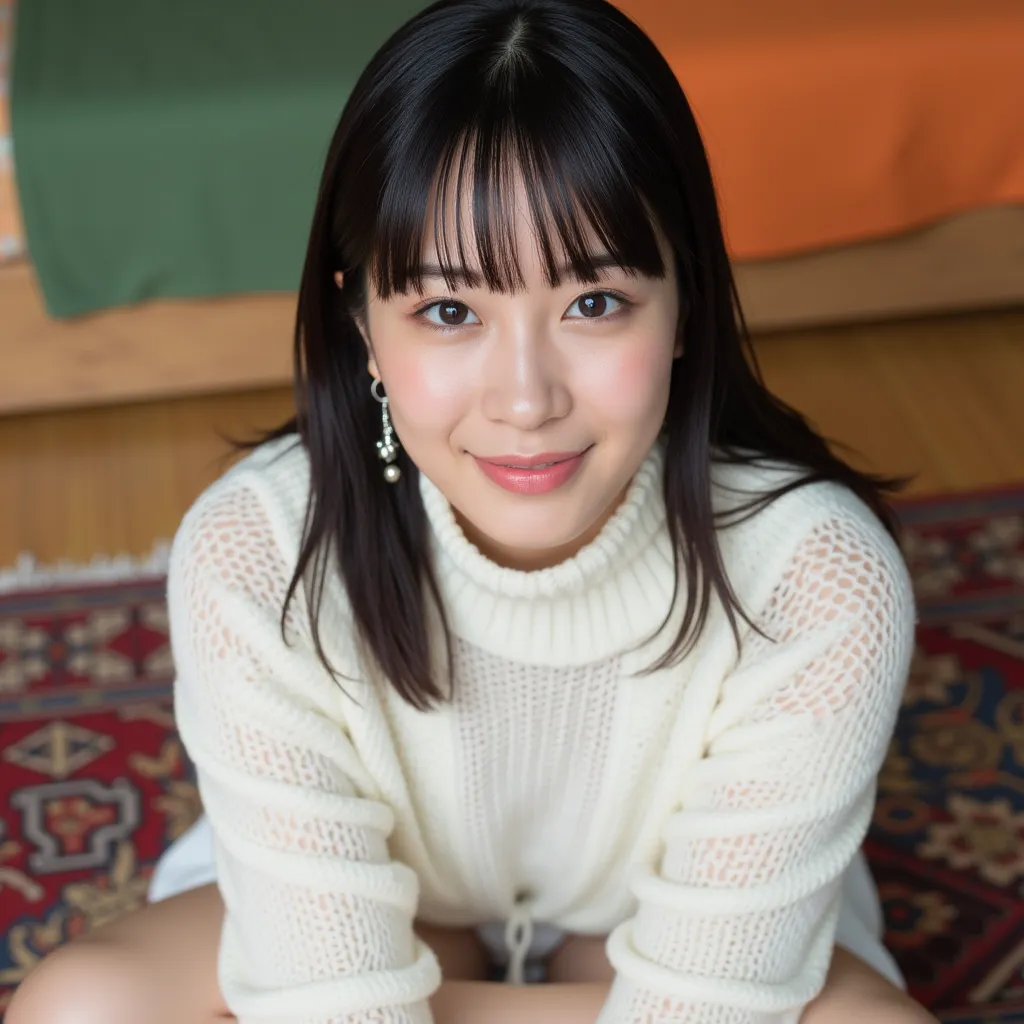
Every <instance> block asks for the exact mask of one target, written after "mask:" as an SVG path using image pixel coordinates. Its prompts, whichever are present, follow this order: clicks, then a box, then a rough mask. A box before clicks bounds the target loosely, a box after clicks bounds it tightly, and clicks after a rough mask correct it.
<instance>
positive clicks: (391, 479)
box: [370, 377, 402, 484]
mask: <svg viewBox="0 0 1024 1024" xmlns="http://www.w3.org/2000/svg"><path fill="white" fill-rule="evenodd" d="M370 394H371V395H373V397H374V399H375V400H376V401H378V402H380V418H381V432H382V433H383V435H384V436H383V437H382V438H381V439H380V440H379V441H378V442H377V457H378V458H379V459H380V460H381V461H382V462H383V463H384V464H385V465H384V479H385V480H387V482H388V483H389V484H396V483H398V480H399V478H400V477H401V475H402V467H401V466H396V465H395V459H397V458H398V449H399V448H400V447H401V446H400V445H399V443H398V438H397V437H395V431H394V428H393V427H392V426H391V414H390V413H389V412H388V396H387V395H382V394H381V392H380V381H379V380H377V378H376V377H375V378H374V380H373V383H372V384H371V385H370Z"/></svg>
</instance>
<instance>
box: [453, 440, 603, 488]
mask: <svg viewBox="0 0 1024 1024" xmlns="http://www.w3.org/2000/svg"><path fill="white" fill-rule="evenodd" d="M589 450H590V449H589V448H585V449H584V450H583V451H577V452H541V453H540V454H538V455H495V456H490V457H488V458H483V457H481V456H476V455H474V456H473V458H474V459H476V464H477V465H478V466H479V467H480V469H481V470H482V471H483V473H484V475H485V476H487V477H488V478H489V479H491V480H493V481H494V482H495V483H496V484H497V485H498V486H499V487H502V488H504V489H505V490H506V491H511V492H512V493H513V494H548V493H550V492H551V491H556V490H558V488H559V487H562V486H564V485H565V484H567V483H568V482H569V481H570V480H571V479H572V478H573V477H574V476H575V475H576V474H577V473H578V472H579V469H580V467H581V466H582V465H583V459H584V458H585V456H586V454H587V452H588V451H589Z"/></svg>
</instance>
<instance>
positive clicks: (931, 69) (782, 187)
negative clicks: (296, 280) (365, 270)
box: [0, 0, 1024, 413]
mask: <svg viewBox="0 0 1024 1024" xmlns="http://www.w3.org/2000/svg"><path fill="white" fill-rule="evenodd" d="M37 2H38V0H37ZM621 6H623V8H624V9H625V10H626V11H627V12H628V13H630V14H631V15H632V16H633V17H634V18H635V19H636V20H637V21H638V22H639V23H640V24H641V25H642V26H643V27H644V28H645V29H647V31H648V32H649V33H650V34H651V35H652V36H653V37H654V39H655V40H656V41H657V42H658V44H659V46H660V47H661V48H662V50H663V52H664V53H665V54H666V56H667V57H668V59H669V61H670V63H672V65H673V67H674V68H675V70H676V71H677V74H678V75H679V77H680V79H681V81H682V82H683V85H684V87H685V88H686V89H687V92H688V94H689V96H690V98H691V102H692V104H693V106H694V108H695V111H696V113H697V117H698V121H699V122H700V124H701V129H702V132H703V134H704V136H705V140H706V143H707V146H708V150H709V155H710V157H711V161H712V166H713V169H714V172H715V175H716V179H717V181H718V187H719V191H720V194H721V200H722V205H723V211H724V218H725V224H726V231H727V236H728V240H729V245H730V250H731V253H732V256H733V259H734V264H735V267H736V273H737V279H738V283H739V288H740V293H741V296H742V298H743V300H744V305H745V309H746V313H747V316H748V320H749V322H750V325H751V327H752V328H753V329H754V330H756V331H767V330H776V329H781V328H793V327H811V326H817V325H827V324H835V323H843V322H849V321H855V320H866V319H878V318H890V317H897V316H913V315H920V314H925V313H933V312H940V311H946V310H967V309H974V308H983V307H992V306H1002V305H1014V304H1018V303H1020V302H1021V301H1022V300H1024V130H1022V128H1021V120H1020V111H1021V110H1024V72H1022V71H1021V70H1020V69H1021V66H1022V65H1021V62H1020V60H1019V55H1020V54H1021V53H1024V8H1022V7H1021V5H1020V4H1019V3H1018V2H1017V0H972V3H971V4H970V5H969V6H968V5H964V4H962V3H960V2H959V0H870V2H869V0H858V2H857V3H856V4H854V3H853V2H852V0H845V2H844V3H837V4H832V5H821V4H820V3H819V2H818V0H779V2H778V3H776V4H773V5H765V4H763V3H761V2H760V0H720V2H718V3H716V4H710V5H709V4H704V3H697V2H696V0H693V2H690V0H687V2H686V3H676V4H672V5H666V4H663V3H661V2H660V0H622V3H621ZM14 13H15V12H14V3H13V0H0V357H2V358H3V361H4V367H5V371H4V373H3V374H0V412H2V413H13V412H26V411H34V410H39V409H46V408H54V407H60V406H67V405H82V404H94V403H105V402H122V401H135V400H143V399H148V398H155V397H167V396H178V395H191V394H199V393H204V392H219V391H227V390H240V389H252V388H262V387H271V386H276V385H280V384H283V383H285V382H286V381H287V380H288V378H289V375H290V350H291V330H292V319H293V313H294V295H293V294H292V292H291V291H290V290H288V289H284V290H281V291H276V292H275V291H270V292H268V291H260V292H245V291H239V292H235V293H232V294H223V295H213V296H209V297H202V298H165V297H160V296H159V295H157V296H155V297H152V296H146V295H141V296H140V297H139V300H138V301H132V302H126V303H123V304H120V305H118V306H117V307H116V308H108V309H100V310H96V311H92V312H89V313H88V314H86V315H79V316H73V317H64V316H54V315H52V314H51V312H50V311H48V309H47V304H46V301H45V300H44V297H43V290H42V289H41V283H40V280H39V274H38V273H37V268H36V266H35V265H34V264H33V260H32V259H31V258H30V255H29V253H28V252H27V251H26V245H25V241H24V239H25V233H24V227H23V224H22V219H21V215H20V206H19V189H18V187H17V186H18V185H19V184H23V183H18V182H17V181H16V179H15V170H16V168H15V164H14V160H13V152H12V150H13V147H12V142H11V125H10V116H9V104H8V98H9V97H8V93H7V90H6V87H5V83H6V81H7V73H6V72H7V69H8V67H9V63H8V61H7V60H6V50H7V48H8V47H9V45H10V42H11V39H12V31H11V29H12V19H13V16H14ZM769 13H770V15H771V17H770V18H769V17H767V14H769Z"/></svg>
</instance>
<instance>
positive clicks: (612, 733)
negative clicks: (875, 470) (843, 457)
mask: <svg viewBox="0 0 1024 1024" xmlns="http://www.w3.org/2000/svg"><path fill="white" fill-rule="evenodd" d="M662 459H663V456H662V454H661V451H660V450H659V449H656V450H655V451H653V452H652V453H651V455H650V457H649V458H648V459H647V460H646V462H645V463H644V465H643V466H642V467H641V469H640V470H639V472H638V473H637V475H636V477H635V479H634V481H633V484H632V486H631V488H630V490H629V493H628V495H627V497H626V500H625V502H624V503H623V505H622V506H621V507H620V509H619V510H618V511H617V512H616V514H615V515H614V516H613V517H612V518H611V520H610V521H609V522H608V524H607V525H606V526H605V528H604V530H603V531H602V532H601V534H600V536H599V537H598V538H597V539H596V540H595V541H594V542H593V543H591V544H590V545H588V546H587V547H586V548H584V549H583V550H582V551H581V552H579V554H578V555H576V556H575V557H574V558H572V559H570V560H568V561H567V562H564V563H562V564H561V565H559V566H556V567H554V568H552V569H546V570H543V571H539V572H531V573H525V572H518V571H514V570H508V569H502V568H500V567H498V566H496V565H495V564H493V563H491V562H490V561H488V560H487V559H486V558H485V557H484V556H483V555H482V554H481V553H480V552H479V551H478V550H477V549H476V548H474V547H473V546H472V545H471V544H470V543H469V542H468V540H467V539H466V538H465V537H464V535H463V534H462V532H461V530H460V529H459V527H458V525H457V523H456V521H455V518H454V516H453V514H452V511H451V509H450V507H449V506H448V504H447V502H446V501H445V500H444V498H443V496H442V495H441V494H440V492H439V491H438V490H437V489H436V488H435V487H434V486H433V485H432V484H431V483H430V482H429V481H428V480H427V479H426V478H425V477H421V494H422V497H423V502H424V507H425V509H426V512H427V516H428V519H429V522H430V526H431V536H432V543H433V556H434V562H435V566H436V571H437V575H438V579H439V583H440V587H441V592H442V595H443V598H444V601H445V607H446V610H447V613H448V615H449V621H450V626H451V628H452V632H453V663H452V669H453V674H454V693H453V698H452V700H451V701H450V702H448V703H446V704H444V705H443V706H441V707H440V708H439V709H437V710H435V711H432V712H427V713H423V712H418V711H416V710H414V709H413V708H411V707H410V706H409V705H408V704H406V703H405V702H404V701H402V700H401V698H399V697H398V696H397V695H396V694H395V693H394V691H393V689H392V688H391V687H390V686H388V685H387V683H386V682H385V681H383V680H381V679H380V678H379V675H378V673H377V672H376V671H374V670H373V669H372V667H371V666H369V665H367V664H365V663H364V661H363V659H361V657H360V656H359V654H358V650H359V648H358V645H357V644H356V642H355V637H354V635H353V628H352V618H351V613H350V610H349V608H348V602H347V597H346V594H345V591H344V587H343V585H342V583H341V581H340V579H339V578H337V577H336V576H333V577H331V578H329V580H328V582H327V587H326V590H325V595H324V603H323V608H322V611H321V620H320V625H321V635H322V639H323V641H324V644H325V647H326V650H327V654H328V657H329V658H330V660H331V662H332V664H333V665H334V666H335V667H336V668H337V669H339V670H340V671H341V672H342V673H343V674H344V676H345V678H344V679H343V680H342V681H341V683H340V684H339V682H338V681H336V680H334V679H333V678H332V677H331V676H330V675H329V674H328V672H327V671H326V670H325V669H324V667H323V666H322V665H321V664H320V662H319V661H318V660H317V658H316V656H315V653H314V650H313V645H312V640H311V635H310V628H309V621H308V607H307V603H306V595H305V591H304V588H302V587H300V588H299V590H298V592H297V600H296V601H295V602H294V603H293V604H292V606H291V609H290V611H289V614H288V617H287V619H286V623H285V626H286V629H285V635H286V638H287V643H286V642H285V639H283V638H282V635H281V629H280V615H281V608H282V605H283V601H284V596H285V592H286V589H287V585H288V582H289V580H290V577H291V573H292V571H293V568H294V565H295V563H296V559H297V555H298V548H299V541H300V537H301V530H302V523H303V515H304V510H305V500H306V494H307V493H308V487H309V467H308V461H307V458H306V455H305V452H304V451H303V449H302V448H301V446H299V445H298V444H297V443H296V441H295V439H294V438H289V439H283V440H280V441H276V442H273V443H271V444H268V445H265V446H263V447H261V448H260V449H258V450H257V451H256V452H254V453H253V454H252V455H250V456H249V457H247V458H246V459H245V460H243V461H242V462H241V463H239V464H238V465H237V466H235V467H234V468H233V469H231V470H230V471H229V472H228V473H227V474H225V475H224V476H223V477H222V478H221V479H220V480H219V481H217V483H215V484H214V485H213V486H212V487H211V488H209V489H208V490H207V491H206V492H205V493H204V494H203V495H202V496H201V497H200V499H199V500H198V501H197V502H196V504H195V505H194V506H193V507H192V509H190V511H189V512H188V514H187V515H186V517H185V519H184V520H183V522H182V525H181V528H180V529H179V531H178V534H177V536H176V538H175V541H174V545H173V548H172V552H171V564H170V574H169V580H168V601H169V608H170V616H171V639H172V646H173V652H174V657H175V662H176V665H177V669H178V676H177V682H176V688H175V708H176V713H177V718H178V722H179V726H180V729H181V735H182V738H183V741H184V743H185V746H186V748H187V750H188V752H189V754H190V755H191V757H192V759H193V760H194V762H195V764H196V767H197V771H198V779H199V787H200V792H201V795H202V798H203V802H204V806H205V809H206V812H207V814H208V815H209V818H210V821H211V823H212V826H213V830H214V834H215V838H216V862H217V877H218V884H219V886H220V888H221V891H222V894H223V897H224V902H225V907H226V917H225V923H224V929H223V933H222V936H221V950H220V959H219V965H218V970H219V977H220V983H221V988H222V990H223V994H224V996H225V999H226V1001H227V1004H228V1006H229V1007H230V1009H231V1010H232V1012H233V1013H235V1014H236V1015H237V1017H238V1019H239V1020H240V1021H241V1022H242V1024H250V1022H252V1024H255V1022H269V1021H277V1022H279V1021H289V1022H293V1021H294V1022H298V1021H302V1022H307V1024H328V1022H330V1024H355V1022H357V1021H358V1022H379V1024H427V1022H429V1021H430V1020H431V1013H430V1009H429V1004H428V1001H427V1000H428V998H429V997H430V996H431V994H432V993H434V992H435V991H436V990H437V988H438V986H439V985H440V983H441V974H440V969H439V966H438V963H437V959H436V957H435V956H434V954H433V952H432V951H431V950H430V949H429V947H427V945H426V944H425V943H424V942H422V941H421V940H420V939H419V938H418V937H417V936H416V935H415V934H414V931H413V923H414V920H419V921H424V922H427V923H430V924H435V925H443V926H471V925H476V924H480V923H483V922H485V921H493V920H496V919H506V918H508V917H510V916H511V915H512V914H513V913H515V914H516V915H517V916H518V917H521V916H522V915H523V914H525V915H526V916H527V918H528V919H532V920H535V921H545V922H549V923H551V924H554V925H556V926H558V927H561V928H565V929H567V930H569V931H573V932H580V933H590V934H606V933H610V935H609V940H608V945H607V950H608V956H609V958H610V960H611V962H612V964H613V966H614V967H615V969H616V980H615V982H614V984H613V986H612V989H611V992H610V994H609V998H608V1000H607V1002H606V1004H605V1006H604V1008H603V1010H602V1013H601V1015H600V1017H599V1024H626V1022H630V1024H634V1022H639V1021H642V1022H644V1024H683V1022H685V1024H783V1022H786V1024H788V1022H794V1024H795V1022H796V1021H798V1019H799V1016H800V1013H801V1011H802V1010H803V1008H804V1006H805V1005H806V1004H807V1003H808V1002H809V1001H810V1000H811V999H812V998H814V996H815V995H816V994H817V993H818V992H819V991H820V990H821V987H822V985H823V983H824V979H825V973H826V970H827V967H828V962H829V958H830V956H831V951H832V944H833V939H834V934H835V926H836V918H837V914H838V908H839V884H840V879H841V876H842V874H843V871H844V870H845V869H846V867H847V866H848V865H849V863H850V862H851V860H852V859H853V857H854V855H855V853H856V851H857V850H858V848H859V846H860V843H861V841H862V839H863V836H864V834H865V832H866V830H867V826H868V822H869V818H870V814H871V807H872V803H873V800H874V794H875V777H876V774H877V771H878V769H879V767H880V765H881V762H882V758H883V756H884V753H885V749H886V746H887V744H888V741H889V738H890V735H891V733H892V729H893V726H894V723H895V717H896V711H897V708H898V705H899V702H900V697H901V695H902V689H903V684H904V681H905V678H906V673H907V670H908V666H909V660H910V654H911V649H912V644H913V627H914V605H913V598H912V594H911V589H910V583H909V578H908V575H907V572H906V569H905V567H904V564H903V561H902V558H901V556H900V553H899V551H898V549H897V547H896V545H895V544H894V543H893V541H892V540H891V539H890V538H889V536H888V535H887V534H886V533H885V531H884V530H883V528H882V527H881V524H880V523H878V521H877V520H876V519H875V518H874V516H873V515H872V514H871V513H870V511H869V510H868V509H867V508H866V506H864V505H863V503H862V502H860V501H859V499H857V498H856V497H855V496H854V495H852V494H851V493H850V492H849V491H848V490H846V489H845V488H842V487H840V486H838V485H835V484H823V483H817V484H813V485H810V486H807V487H802V488H799V489H797V490H795V491H793V492H791V493H789V494H787V495H785V496H784V497H782V498H781V499H779V500H777V501H776V502H774V503H773V504H772V505H770V506H769V507H768V508H767V509H765V510H764V511H762V512H760V513H758V514H757V515H756V516H755V517H753V518H752V519H750V520H749V521H747V522H746V523H742V524H738V525H731V526H727V527H723V528H722V529H721V530H720V531H719V544H720V548H721V552H722V557H723V561H724V564H725V567H726V570H727V572H728V575H729V578H730V581H731V583H732V585H733V588H734V590H735V591H736V593H737V595H738V597H739V598H740V600H741V602H742V604H743V607H744V609H745V610H746V612H747V613H748V614H749V615H750V616H751V618H753V620H754V621H755V622H756V623H757V625H758V626H759V627H760V628H761V629H762V630H763V631H764V632H765V633H766V634H767V637H765V636H762V635H760V633H758V632H756V631H755V630H753V629H751V628H750V627H749V626H748V625H747V624H746V623H744V622H742V620H741V622H740V625H741V637H742V651H740V650H739V649H738V648H737V645H736V642H735V639H734V637H733V633H732V631H731V629H730V627H729V625H728V621H727V618H726V616H725V613H724V609H723V608H722V607H721V605H720V604H719V603H718V602H717V601H715V600H713V601H712V604H711V609H710V615H709V618H708V623H707V627H706V628H705V630H704V632H703V634H702V635H701V638H700V640H699V642H698V643H697V645H696V647H695V648H694V649H693V650H692V651H691V652H690V653H689V654H688V655H687V657H686V658H685V659H683V660H682V661H681V662H679V663H678V664H676V665H674V666H669V667H667V668H664V669H661V670H658V671H655V672H646V673H645V671H644V670H645V669H647V668H649V667H650V665H651V664H652V663H653V662H654V661H655V660H656V659H657V657H658V656H659V655H660V654H661V653H662V652H663V651H664V650H665V645H666V644H667V643H668V641H669V640H670V639H671V638H672V637H673V636H674V635H675V629H676V627H678V625H679V622H680V621H681V615H682V611H683V607H682V606H683V601H682V600H681V601H680V602H679V603H678V604H677V606H676V608H675V609H674V610H673V612H672V615H671V617H670V621H669V624H668V627H667V628H666V630H664V631H663V632H662V633H657V627H658V626H659V625H660V624H661V622H662V621H663V619H664V618H665V616H666V614H667V613H668V612H669V610H670V604H671V594H672V584H673V570H672V551H671V546H670V544H669V539H668V534H667V530H666V528H665V508H664V504H663V500H662V497H661V480H662V469H663V464H662ZM794 472H795V471H794V470H793V469H792V468H791V467H785V466H778V465H776V466H761V467H735V466H725V465H716V466H715V468H714V474H713V476H714V500H715V506H716V508H717V509H719V510H720V511H721V510H725V509H727V508H729V507H731V506H733V505H735V504H736V503H738V502H740V501H742V500H744V499H747V498H749V497H751V496H752V495H755V494H759V493H763V492H764V491H765V490H766V489H768V488H770V487H775V486H777V485H778V484H779V483H781V482H784V481H785V480H787V479H791V478H792V476H793V474H794ZM682 596H683V598H685V594H683V595H682ZM437 647H438V648H439V649H442V648H443V645H442V644H438V645H437Z"/></svg>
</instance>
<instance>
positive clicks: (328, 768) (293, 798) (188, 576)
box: [168, 481, 441, 1024]
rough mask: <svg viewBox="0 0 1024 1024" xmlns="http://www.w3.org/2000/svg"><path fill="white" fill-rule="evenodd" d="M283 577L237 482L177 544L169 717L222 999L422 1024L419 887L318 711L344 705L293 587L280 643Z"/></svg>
mask: <svg viewBox="0 0 1024 1024" xmlns="http://www.w3.org/2000/svg"><path fill="white" fill-rule="evenodd" d="M225 482H226V481H225ZM225 482H222V483H225ZM292 561H293V559H292ZM291 571H292V564H291V562H290V561H289V559H287V558H286V557H285V556H284V554H283V553H282V551H281V549H280V546H279V545H278V544H277V543H276V542H275V535H274V529H273V528H272V517H271V515H270V514H269V513H268V511H267V509H266V508H265V506H264V504H263V503H262V502H261V500H260V499H259V498H258V497H257V495H256V493H255V492H254V491H252V490H250V489H247V488H246V487H241V486H237V485H236V486H220V485H214V488H213V489H211V491H208V492H207V493H206V495H204V496H203V497H202V498H201V499H200V500H199V502H197V503H196V505H195V506H193V508H192V509H191V510H190V512H189V513H188V514H187V515H186V517H185V519H184V521H183V523H182V526H181V528H180V529H179V531H178V534H177V536H176V537H175V541H174V545H173V547H172V553H171V565H170V571H169V577H168V606H169V613H170V628H171V643H172V651H173V655H174V660H175V665H176V670H177V677H176V683H175V714H176V717H177V721H178V726H179V728H180V731H181V736H182V740H183V742H184V745H185V748H186V749H187V751H188V753H189V755H190V756H191V758H192V760H193V762H194V763H195V765H196V770H197V775H198V783H199V791H200V795H201V797H202V801H203V805H204V809H205V811H206V813H207V815H208V817H209V820H210V823H211V826H212V830H213V833H214V837H215V852H216V865H217V875H218V884H219V887H220V890H221V893H222V895H223V898H224V904H225V919H224V925H223V930H222V933H221V942H220V954H219V960H218V977H219V980H220V985H221V989H222V992H223V995H224V998H225V1001H226V1003H227V1005H228V1007H229V1008H230V1009H231V1011H232V1012H233V1013H234V1014H236V1016H237V1019H238V1020H239V1021H240V1022H241V1024H256V1022H269V1021H274V1022H276V1024H281V1022H289V1024H299V1022H303V1024H355V1022H356V1021H358V1022H360V1024H365V1022H377V1024H429V1022H430V1020H431V1016H430V1010H429V1003H428V1001H427V1000H428V997H429V996H430V995H431V994H433V992H434V991H436V989H437V988H438V986H439V985H440V983H441V976H440V969H439V966H438V962H437V959H436V957H435V956H434V954H433V952H432V951H431V950H430V949H429V948H428V947H427V946H426V945H425V944H424V943H423V942H422V941H421V940H420V939H419V938H418V937H417V936H416V935H415V933H414V931H413V919H414V916H415V911H416V905H417V900H418V896H419V884H418V879H417V877H416V875H415V874H414V873H413V871H412V870H411V869H410V868H409V867H407V866H406V865H404V864H401V863H398V862H395V861H392V860H391V859H390V857H389V852H388V837H389V835H390V833H391V832H392V830H393V828H394V825H395V818H394V814H393V811H392V809H391V808H390V807H388V806H387V805H385V804H383V803H381V802H379V801H376V800H374V799H372V798H371V797H370V796H367V795H366V794H367V793H370V794H372V793H373V791H374V789H373V785H372V780H368V779H366V773H365V770H364V768H363V766H362V765H361V763H360V761H359V759H358V757H357V755H356V752H355V750H354V747H353V744H352V743H351V742H350V739H349V737H348V735H347V734H346V731H345V726H344V723H343V722H342V721H338V720H337V719H338V717H340V716H334V717H332V716H331V715H329V714H327V713H325V712H324V710H323V709H324V708H325V707H331V706H336V702H337V701H338V700H339V699H347V698H344V697H343V696H342V697H340V698H339V694H340V691H339V690H338V686H339V684H338V683H337V682H335V681H334V679H332V678H331V677H330V676H329V674H328V673H327V671H326V670H325V669H324V668H323V666H322V665H321V664H320V663H319V662H318V661H317V660H316V658H315V656H314V653H313V649H312V642H311V639H310V636H309V632H308V623H307V617H306V615H305V604H304V599H303V595H302V588H301V587H300V588H299V592H298V599H297V601H296V602H294V603H293V605H292V606H291V609H290V612H289V616H288V619H287V620H286V624H287V632H286V636H287V639H288V642H287V643H286V642H285V640H284V639H283V638H282V634H281V610H282V608H283V604H284V597H285V592H286V590H287V585H288V582H289V580H290V577H291ZM299 609H301V610H302V611H301V614H300V612H299ZM332 702H334V704H333V705H332Z"/></svg>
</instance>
